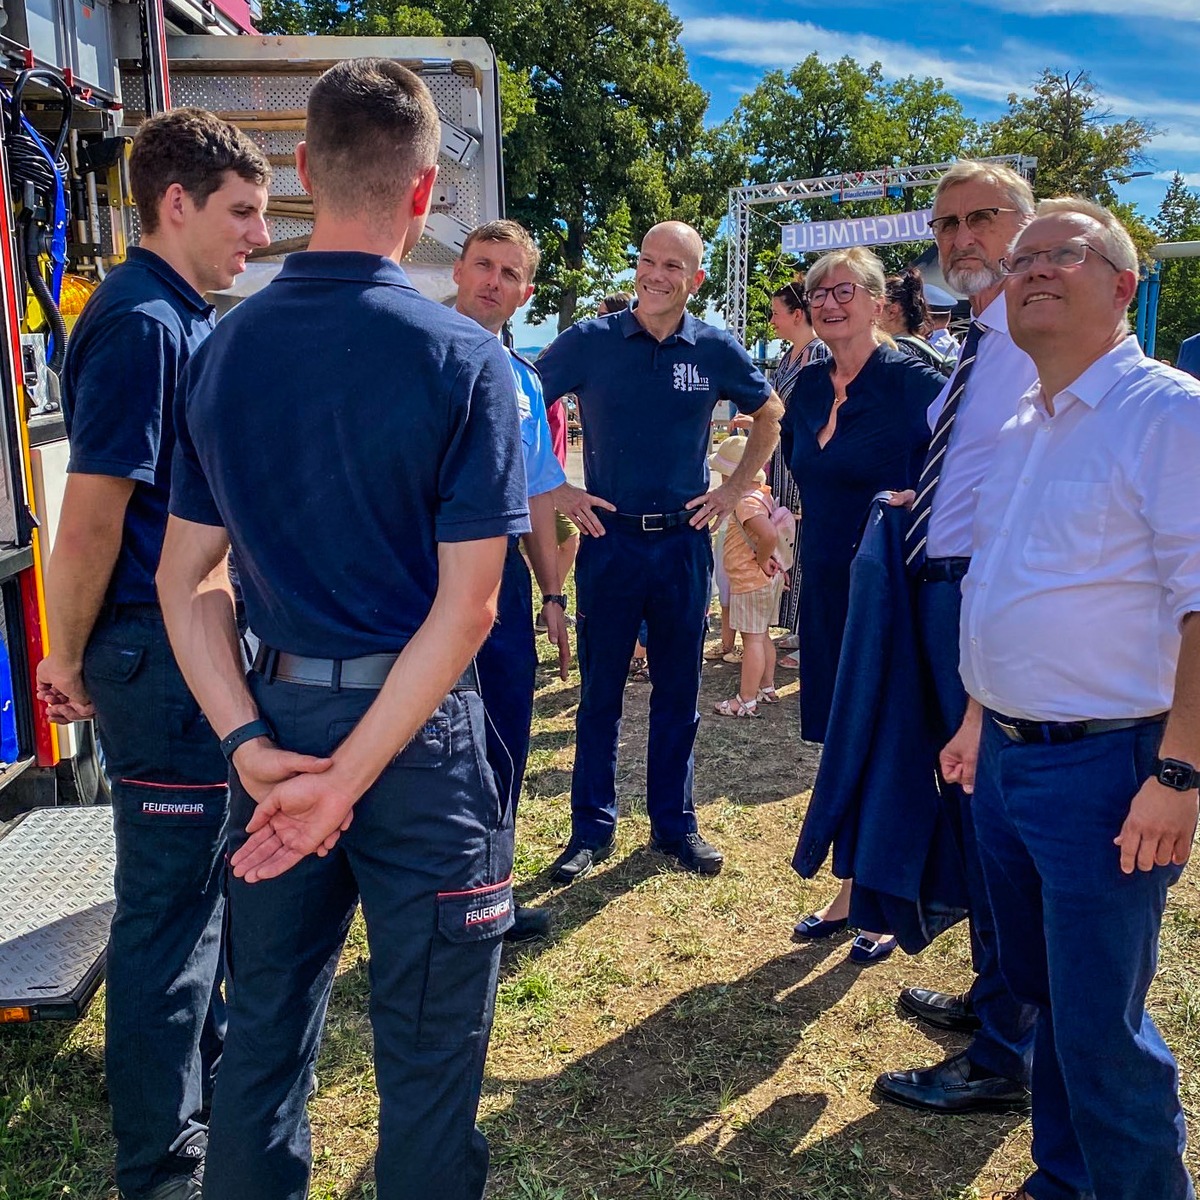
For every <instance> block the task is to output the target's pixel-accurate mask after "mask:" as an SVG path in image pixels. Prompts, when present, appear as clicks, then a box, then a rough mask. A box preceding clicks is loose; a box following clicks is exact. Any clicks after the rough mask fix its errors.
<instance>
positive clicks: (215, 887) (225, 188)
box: [37, 108, 270, 1200]
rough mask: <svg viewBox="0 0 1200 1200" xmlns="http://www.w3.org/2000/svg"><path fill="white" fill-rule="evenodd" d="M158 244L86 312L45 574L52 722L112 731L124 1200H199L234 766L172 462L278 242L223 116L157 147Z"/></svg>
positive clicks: (242, 146) (146, 195) (187, 120)
mask: <svg viewBox="0 0 1200 1200" xmlns="http://www.w3.org/2000/svg"><path fill="white" fill-rule="evenodd" d="M129 173H130V182H131V187H132V191H133V199H134V203H135V204H136V205H137V210H138V217H139V219H140V221H141V228H142V239H141V244H140V245H139V246H137V247H135V248H133V249H131V250H130V251H129V254H128V257H127V259H126V261H125V263H124V264H123V265H121V266H119V267H117V268H116V269H115V270H113V271H112V272H111V273H110V274H109V275H108V276H107V278H106V279H105V280H104V282H103V283H102V284H101V285H100V287H99V288H98V289H97V291H96V293H95V295H93V296H92V298H91V299H90V300H89V301H88V304H87V307H86V308H85V309H84V312H83V314H82V316H81V317H80V319H79V322H78V324H77V325H76V327H75V332H74V335H73V336H72V338H71V341H70V345H69V347H68V349H67V358H66V364H65V369H64V373H63V416H64V418H65V420H66V427H67V435H68V437H69V439H70V446H71V457H70V462H69V463H68V466H67V471H68V475H67V485H66V492H65V495H64V497H63V505H62V516H61V519H60V523H59V527H58V535H57V537H56V539H55V543H54V551H53V553H52V554H51V556H50V561H49V563H48V565H47V568H46V616H47V632H48V642H49V646H50V653H49V655H47V657H46V658H45V659H43V661H42V662H41V663H40V664H39V665H38V669H37V678H38V696H39V698H40V699H41V700H43V701H44V702H45V703H46V706H47V710H48V713H49V716H50V719H51V720H53V721H59V722H70V721H77V720H86V719H87V718H89V717H92V716H94V717H95V720H96V728H97V732H98V735H99V740H100V746H101V749H102V750H103V753H104V759H105V766H106V768H107V771H108V774H109V777H110V779H111V781H112V807H113V824H114V826H115V831H116V844H117V864H116V877H115V886H116V909H115V912H114V914H113V923H112V932H111V934H110V936H109V943H108V959H107V964H108V965H107V988H106V1016H105V1073H106V1079H107V1085H108V1095H109V1102H110V1103H111V1105H112V1114H113V1134H114V1137H115V1139H116V1143H117V1171H116V1175H117V1187H118V1189H119V1190H120V1193H121V1195H122V1196H123V1197H125V1200H192V1198H194V1197H198V1196H199V1195H200V1182H199V1179H200V1174H201V1172H202V1170H203V1162H204V1148H205V1139H206V1134H205V1125H204V1113H205V1112H207V1109H208V1102H209V1097H210V1092H211V1087H212V1077H213V1072H214V1070H215V1067H216V1063H217V1060H218V1058H219V1057H220V1053H221V1040H222V1037H223V1036H224V1027H225V1009H224V1003H223V1001H222V999H221V995H220V990H219V989H220V983H221V921H222V907H223V901H222V898H221V871H222V854H223V851H224V846H225V821H226V816H227V810H228V791H227V784H226V766H225V760H224V759H223V758H222V757H221V751H220V747H219V746H218V744H217V738H216V735H215V734H214V733H213V731H212V729H211V728H210V727H209V725H208V723H207V722H206V721H205V719H204V717H203V715H202V714H201V712H200V710H199V708H198V707H197V705H196V702H195V701H194V700H193V699H192V697H191V695H190V694H189V692H188V689H187V685H186V684H185V683H184V681H183V676H182V675H180V673H179V668H178V667H177V666H176V663H175V659H174V658H173V657H172V655H171V649H170V646H169V645H168V644H167V634H166V630H165V628H164V627H163V620H162V613H161V611H160V609H159V605H158V596H157V594H156V592H155V588H154V572H155V570H156V569H157V567H158V559H159V553H160V551H161V549H162V540H163V530H164V528H165V526H166V522H167V498H168V495H169V492H170V486H171V455H172V451H173V448H174V443H175V432H174V418H173V413H172V401H173V398H174V395H175V388H176V382H177V380H178V378H179V375H180V372H181V371H182V370H183V368H184V366H185V364H186V363H187V362H188V359H189V357H190V356H191V355H192V354H193V353H194V352H195V351H196V349H197V348H198V347H199V346H200V345H201V343H202V342H203V341H204V340H205V339H206V338H207V337H208V335H209V334H210V333H211V332H212V329H213V308H212V306H211V305H210V304H209V303H208V302H207V301H206V300H205V299H204V296H203V293H205V292H208V291H215V290H218V289H221V288H226V287H228V286H229V285H230V284H231V283H232V282H233V280H234V277H235V276H237V275H238V274H240V273H241V272H242V271H243V270H245V267H246V255H247V254H248V253H249V251H251V250H254V249H256V248H258V247H261V246H265V245H266V244H267V242H268V241H269V238H268V236H267V229H266V224H265V222H264V220H263V212H264V210H265V208H266V204H267V182H268V180H269V178H270V168H269V167H268V166H267V160H266V159H265V158H264V157H263V155H262V153H261V152H260V151H259V150H258V148H257V147H256V146H255V145H254V143H253V142H252V141H250V139H249V138H248V137H246V136H245V135H244V134H242V133H240V132H239V131H238V130H237V129H236V128H234V126H232V125H229V124H227V123H226V122H224V121H221V120H219V119H218V118H216V117H215V116H213V115H212V114H211V113H208V112H204V111H203V110H201V109H196V108H183V109H176V110H175V111H174V112H171V113H166V114H164V115H162V116H157V117H152V118H151V119H150V120H148V121H146V122H145V123H144V124H143V125H142V126H141V128H140V129H139V130H138V133H137V136H136V137H135V138H134V142H133V150H132V153H131V155H130V159H129Z"/></svg>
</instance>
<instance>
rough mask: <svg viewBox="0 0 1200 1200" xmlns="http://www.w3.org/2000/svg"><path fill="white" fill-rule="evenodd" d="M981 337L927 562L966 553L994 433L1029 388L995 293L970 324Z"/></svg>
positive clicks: (934, 415)
mask: <svg viewBox="0 0 1200 1200" xmlns="http://www.w3.org/2000/svg"><path fill="white" fill-rule="evenodd" d="M976 319H977V320H978V321H979V323H980V324H981V325H983V326H984V328H985V330H986V332H985V333H984V334H983V336H982V337H981V338H980V340H979V351H978V353H977V354H976V357H975V366H974V367H973V368H972V370H971V378H970V379H968V380H967V391H966V394H965V395H964V396H963V398H962V400H961V401H960V402H959V406H958V416H956V417H955V418H954V428H953V429H952V430H951V431H950V445H949V446H948V447H947V449H946V456H945V460H944V462H943V464H942V473H941V478H940V479H939V480H938V485H937V490H936V491H935V492H934V493H933V508H932V509H931V510H930V513H929V532H928V539H929V540H928V541H927V542H926V543H925V554H926V556H927V557H929V558H966V557H967V556H968V555H969V554H970V553H971V528H972V525H973V524H974V521H975V493H976V489H977V488H978V487H979V483H980V481H981V480H982V479H983V476H984V473H985V472H986V471H987V469H988V467H989V466H991V463H992V454H993V453H994V452H995V449H996V437H997V435H998V434H999V433H1000V427H1001V426H1002V425H1003V424H1004V422H1005V421H1007V420H1008V419H1009V418H1010V417H1012V416H1014V415H1015V414H1016V411H1017V402H1018V401H1019V400H1020V399H1021V397H1022V396H1023V395H1024V394H1025V393H1026V392H1027V391H1028V390H1029V389H1030V388H1031V387H1032V386H1033V384H1034V381H1035V380H1036V379H1037V368H1036V367H1035V366H1034V365H1033V359H1031V358H1030V357H1029V355H1028V354H1026V353H1025V351H1024V350H1021V349H1018V347H1017V346H1016V344H1015V343H1014V342H1013V340H1012V338H1011V337H1009V335H1008V309H1007V308H1006V307H1005V305H1004V293H1003V292H1001V293H1000V295H999V296H997V297H996V299H995V300H993V301H992V302H991V304H989V305H988V306H987V308H985V309H984V310H983V312H981V313H980V314H979V316H978V317H977V318H976ZM953 383H954V381H953V379H951V380H950V381H948V382H947V384H946V386H945V387H944V388H943V389H942V391H941V394H940V395H939V396H938V397H937V399H936V400H934V402H933V403H932V404H931V405H930V407H929V428H930V429H934V428H936V426H937V419H938V416H939V415H940V414H941V411H942V405H944V404H945V403H946V399H947V397H948V396H949V395H950V389H951V387H952V386H953Z"/></svg>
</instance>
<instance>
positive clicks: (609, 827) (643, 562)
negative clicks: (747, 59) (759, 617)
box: [538, 221, 783, 883]
mask: <svg viewBox="0 0 1200 1200" xmlns="http://www.w3.org/2000/svg"><path fill="white" fill-rule="evenodd" d="M703 256H704V244H703V242H702V241H701V240H700V235H699V234H698V233H697V232H696V231H695V230H694V229H692V228H691V226H689V225H684V224H682V223H681V222H678V221H668V222H665V223H663V224H660V225H655V226H654V228H653V229H651V230H650V232H649V233H647V234H646V236H645V238H644V239H643V241H642V247H641V253H640V255H639V257H638V265H637V272H636V277H635V282H636V285H637V297H638V302H637V306H636V308H632V309H627V310H626V311H625V312H622V313H618V314H617V315H616V316H613V317H602V318H597V319H594V320H591V321H584V322H582V323H580V324H578V325H575V326H573V327H572V328H570V329H568V330H566V331H565V332H564V333H562V334H561V335H560V336H559V337H558V338H557V339H556V340H555V341H554V342H552V343H551V345H550V346H549V348H548V349H547V350H546V351H545V353H544V354H543V355H542V356H541V357H540V358H539V359H538V369H539V370H540V371H541V374H542V381H543V384H544V387H545V390H546V395H548V396H562V395H565V394H566V393H567V392H574V393H575V394H576V395H577V396H578V398H579V414H580V421H581V423H582V425H583V434H584V478H585V481H586V483H587V492H583V491H580V490H579V489H577V488H572V487H571V485H570V484H566V485H564V488H563V489H560V494H559V497H560V498H559V499H558V501H557V503H558V507H559V509H560V510H561V511H563V512H565V513H566V514H567V516H569V517H570V518H571V520H573V521H574V522H575V523H576V525H578V526H579V528H580V531H581V532H582V533H584V534H586V535H588V536H586V537H585V538H584V541H583V544H582V545H581V547H580V551H579V558H578V561H577V563H576V567H575V582H576V588H577V604H576V608H577V621H578V626H577V632H578V640H579V667H580V673H581V676H582V685H583V686H582V691H581V695H580V701H579V712H578V716H577V718H576V723H575V730H576V746H575V770H574V775H573V777H572V780H571V840H570V842H569V843H568V845H567V848H566V850H565V851H564V852H563V854H562V855H561V856H560V857H559V859H558V861H557V862H556V863H555V864H554V867H553V870H552V878H553V879H554V880H555V881H557V882H559V883H571V882H573V881H574V880H576V879H578V878H579V877H580V876H582V875H584V874H586V873H587V872H588V871H589V870H591V868H592V866H593V865H594V864H595V863H597V862H600V861H602V860H603V859H605V858H607V857H609V855H611V854H612V852H613V849H614V837H615V832H616V823H617V796H616V768H617V738H618V734H619V731H620V725H621V706H622V701H623V699H624V691H625V678H626V671H627V668H628V665H629V659H630V656H631V655H632V653H633V644H634V641H635V640H636V638H637V632H638V627H639V626H640V624H641V622H642V620H643V619H644V620H645V621H646V624H647V628H648V631H649V645H650V647H651V653H650V678H651V683H652V685H653V690H652V692H651V696H650V731H649V744H648V748H647V754H646V807H647V809H648V811H649V815H650V827H651V837H652V842H651V844H652V845H653V847H654V848H655V849H657V850H660V851H662V852H663V853H664V854H666V855H668V856H670V857H672V858H673V859H675V861H676V862H677V863H678V864H679V865H681V866H682V867H684V868H685V869H687V870H690V871H695V872H698V873H699V874H701V875H715V874H717V873H718V872H719V871H720V869H721V865H722V862H723V859H722V856H721V854H720V852H719V851H718V850H716V849H715V848H714V847H713V846H711V845H710V844H709V843H708V842H706V841H705V840H704V838H702V837H701V836H700V834H699V832H698V831H697V826H696V814H695V810H694V808H693V805H692V748H693V745H694V743H695V740H696V730H697V728H698V727H699V724H700V713H699V711H698V709H697V707H696V702H697V700H698V698H699V694H700V663H701V656H702V651H703V648H704V634H705V629H706V620H707V614H708V605H709V601H710V598H711V594H712V545H711V542H710V539H709V533H708V530H709V526H710V525H711V524H713V523H716V522H720V521H721V520H722V519H723V518H724V517H725V516H727V515H728V514H729V513H730V512H732V511H733V508H734V505H735V504H736V502H737V500H738V499H739V498H740V497H741V496H742V495H743V494H744V493H745V491H746V490H747V488H748V487H749V485H750V482H751V480H752V479H753V477H754V475H755V472H757V471H758V469H759V468H760V467H761V466H762V465H763V463H765V462H766V461H767V459H768V458H769V457H770V455H771V452H772V450H773V449H774V448H775V444H776V442H777V440H778V437H779V420H780V417H781V415H782V413H783V405H782V404H781V403H780V401H779V398H778V397H777V396H776V395H775V393H774V392H773V391H772V390H771V386H770V384H768V383H767V381H766V379H765V378H764V377H763V375H762V374H761V372H759V371H758V370H757V368H756V367H755V366H754V364H753V363H752V362H751V361H750V357H749V355H748V354H747V353H746V351H745V350H744V349H743V348H742V347H741V346H740V345H738V343H737V342H736V341H735V340H734V339H733V338H732V337H731V336H730V335H729V334H728V333H725V332H724V331H723V330H718V329H714V328H713V327H712V326H710V325H706V324H705V323H704V322H703V321H700V320H697V319H696V318H695V317H693V316H691V315H690V314H689V313H688V312H687V301H688V298H689V297H690V296H691V295H692V294H693V293H694V292H695V291H696V289H697V288H698V287H699V286H700V284H701V283H702V282H703V281H704V271H703V270H702V269H701V266H700V264H701V261H702V259H703ZM718 400H730V401H732V402H733V404H734V406H735V407H736V408H737V409H738V411H739V412H743V413H747V414H749V415H750V416H751V417H752V418H753V422H752V424H751V429H750V439H749V444H748V445H747V447H746V453H745V455H744V456H743V458H742V462H741V464H740V466H739V467H738V469H737V471H736V472H735V473H734V474H733V475H732V476H731V477H730V478H729V479H728V480H727V481H726V482H725V483H724V484H723V485H722V486H721V487H718V488H716V489H714V490H712V491H709V490H708V469H707V457H708V448H709V438H710V425H709V422H710V420H711V418H712V411H713V406H714V405H715V404H716V403H717V401H718ZM635 431H636V432H635ZM595 497H602V498H603V502H602V503H598V502H597V501H596V499H595Z"/></svg>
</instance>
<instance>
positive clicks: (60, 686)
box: [37, 654, 96, 725]
mask: <svg viewBox="0 0 1200 1200" xmlns="http://www.w3.org/2000/svg"><path fill="white" fill-rule="evenodd" d="M37 698H38V699H39V700H40V701H41V702H42V703H43V704H44V705H45V706H46V716H47V717H48V718H49V719H50V720H51V721H53V722H54V724H56V725H69V724H70V723H71V722H72V721H89V720H91V718H92V717H94V716H95V715H96V709H95V707H94V706H93V704H92V699H91V697H90V696H89V695H88V693H87V688H86V687H84V684H83V668H82V667H80V666H68V665H65V664H63V663H60V662H59V661H58V659H57V658H55V657H54V655H53V654H48V655H47V656H46V657H45V658H43V659H42V661H41V662H40V663H38V667H37Z"/></svg>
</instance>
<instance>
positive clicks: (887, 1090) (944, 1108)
mask: <svg viewBox="0 0 1200 1200" xmlns="http://www.w3.org/2000/svg"><path fill="white" fill-rule="evenodd" d="M972 1074H977V1075H979V1074H981V1073H980V1072H979V1068H978V1067H976V1068H974V1070H973V1069H972V1066H971V1060H970V1059H969V1058H967V1055H966V1051H964V1052H963V1053H962V1054H956V1055H955V1056H954V1057H953V1058H948V1059H946V1061H945V1062H941V1063H938V1064H937V1065H936V1066H933V1067H925V1068H924V1069H923V1070H920V1071H886V1072H884V1074H882V1075H880V1076H879V1078H878V1079H877V1080H875V1090H876V1092H877V1093H878V1094H879V1095H880V1096H881V1097H882V1098H883V1099H884V1100H890V1101H891V1102H892V1103H893V1104H902V1105H903V1106H904V1107H905V1108H920V1109H924V1110H926V1111H927V1112H942V1113H969V1112H1025V1111H1026V1110H1027V1109H1028V1108H1029V1089H1028V1088H1027V1087H1026V1086H1025V1085H1024V1084H1023V1083H1020V1082H1018V1081H1017V1080H1015V1079H1005V1077H1004V1076H1003V1075H992V1074H985V1075H982V1077H980V1078H975V1079H972V1078H971V1076H972Z"/></svg>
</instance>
